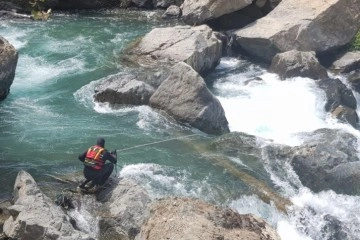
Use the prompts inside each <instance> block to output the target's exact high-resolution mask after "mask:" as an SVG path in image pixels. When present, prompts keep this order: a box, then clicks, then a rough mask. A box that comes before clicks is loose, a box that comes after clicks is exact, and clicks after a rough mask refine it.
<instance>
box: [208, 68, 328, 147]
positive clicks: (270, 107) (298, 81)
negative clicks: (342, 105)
mask: <svg viewBox="0 0 360 240" xmlns="http://www.w3.org/2000/svg"><path fill="white" fill-rule="evenodd" d="M242 77H243V76H241V75H240V76H238V77H237V76H236V75H232V76H231V77H229V78H228V79H226V80H223V81H221V82H217V83H215V85H214V87H215V88H216V89H217V91H218V92H220V94H219V95H220V96H218V98H219V100H220V102H221V104H222V106H223V108H224V110H225V115H226V117H227V119H228V121H229V127H230V130H231V131H240V132H246V133H249V134H252V135H255V136H259V137H263V138H267V139H272V140H274V141H275V142H277V143H283V144H287V145H297V144H299V142H301V140H299V139H298V137H297V136H296V134H297V133H299V132H308V131H313V130H316V129H318V128H321V127H325V126H326V125H327V124H326V113H325V112H324V111H323V105H324V99H323V98H322V96H321V95H320V94H321V92H320V91H316V87H315V83H314V81H313V80H311V79H306V78H294V79H291V80H286V81H280V80H279V79H278V77H277V76H276V75H275V74H270V73H265V74H262V75H261V76H260V78H262V79H263V80H260V81H259V80H256V81H250V82H246V81H247V80H249V79H247V77H245V78H242ZM229 93H230V94H229ZM229 95H230V97H225V96H229ZM319 95H320V97H319ZM222 96H224V97H222Z"/></svg>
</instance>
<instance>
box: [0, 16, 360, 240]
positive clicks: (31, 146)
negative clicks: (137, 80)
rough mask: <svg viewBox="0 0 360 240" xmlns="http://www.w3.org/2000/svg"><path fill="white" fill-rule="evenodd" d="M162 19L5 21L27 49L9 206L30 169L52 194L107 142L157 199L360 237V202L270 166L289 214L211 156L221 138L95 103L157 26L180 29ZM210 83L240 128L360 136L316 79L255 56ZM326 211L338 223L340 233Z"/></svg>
mask: <svg viewBox="0 0 360 240" xmlns="http://www.w3.org/2000/svg"><path fill="white" fill-rule="evenodd" d="M160 16H161V13H158V12H151V11H149V12H147V11H144V12H135V11H122V10H118V11H102V12H100V13H99V12H79V13H72V14H67V13H61V14H56V15H54V16H52V18H51V19H50V20H49V21H48V22H34V21H24V20H1V21H0V35H1V36H3V37H5V38H6V39H8V40H9V41H10V42H11V43H12V44H13V45H14V46H15V47H16V49H17V50H18V51H19V62H18V66H17V69H16V77H15V80H14V83H13V85H12V87H11V92H10V95H9V96H8V97H7V98H6V99H5V100H4V101H2V102H1V103H0V132H1V134H0V146H1V147H0V148H1V152H0V180H1V184H0V199H5V198H9V197H10V196H11V192H12V188H13V184H14V180H15V178H16V175H17V172H18V171H19V170H21V169H24V170H26V171H29V172H30V173H31V174H32V176H33V177H34V178H35V180H36V181H37V182H38V183H39V185H40V187H44V188H45V189H46V187H49V186H50V187H51V184H52V179H51V178H49V177H48V175H49V174H50V175H63V174H64V175H66V174H73V173H81V169H82V165H81V162H79V161H78V160H77V156H78V154H80V153H81V152H83V151H84V150H86V148H87V147H88V146H89V145H91V144H94V142H95V140H96V138H97V137H98V136H102V137H104V138H105V139H106V147H107V148H108V149H109V150H115V149H118V150H119V151H118V155H119V161H120V162H121V164H120V166H119V169H117V170H118V173H119V175H120V176H126V177H131V178H134V179H136V180H138V181H140V182H141V183H143V185H144V186H145V187H146V189H147V190H148V191H149V193H150V194H151V196H152V197H153V198H156V197H162V196H167V195H176V196H189V197H197V198H201V199H204V200H207V201H210V202H212V203H215V204H219V205H224V206H230V207H232V208H234V209H236V210H237V211H238V212H240V213H253V214H255V215H258V216H260V217H262V218H264V219H265V220H266V221H268V222H269V223H270V224H271V225H272V226H273V227H274V228H275V229H277V231H278V233H279V235H280V236H281V239H282V240H297V239H298V240H309V239H314V240H323V239H324V240H325V239H326V240H330V239H360V230H359V229H360V210H359V208H358V203H359V202H360V197H358V196H347V195H339V194H336V193H334V192H333V191H323V192H320V193H313V192H312V191H311V190H309V189H308V188H306V187H304V186H302V184H301V182H300V181H299V179H298V177H297V176H296V174H295V173H294V172H293V170H292V169H291V167H290V166H288V165H286V164H285V163H279V164H281V165H282V168H281V171H276V172H275V171H274V170H273V168H271V162H270V160H269V161H268V162H267V161H264V166H263V168H264V169H265V171H266V174H264V175H266V176H259V177H260V178H262V180H263V181H265V182H267V184H268V185H269V187H272V188H273V189H274V191H277V193H278V194H279V195H281V196H283V197H285V198H288V199H290V201H291V202H292V204H293V205H292V206H291V207H290V208H289V210H288V215H284V214H283V213H281V212H279V211H278V210H277V209H276V208H275V207H274V206H273V204H266V203H264V202H262V201H261V200H260V198H259V197H257V195H256V194H255V192H254V191H253V190H252V188H251V186H248V185H247V183H246V181H243V180H242V179H241V178H239V177H238V175H236V174H233V171H231V170H230V169H227V168H226V167H225V165H224V164H219V163H216V162H213V161H211V160H209V159H212V157H211V156H210V157H209V154H210V153H208V152H207V151H206V148H204V147H203V145H204V143H206V142H208V141H211V140H212V139H214V138H215V137H214V136H209V135H206V134H204V133H201V132H200V131H198V130H196V129H191V128H188V127H185V126H181V125H179V124H176V123H174V122H173V121H171V120H169V119H168V118H166V117H164V116H162V115H160V114H159V113H157V112H156V111H153V110H152V109H151V108H149V107H147V106H139V107H134V106H120V107H117V108H112V107H110V106H108V105H107V104H98V103H94V101H93V99H92V94H93V89H94V86H95V84H96V83H97V82H99V81H101V80H103V79H104V78H106V77H108V76H109V75H112V74H117V73H119V72H120V73H124V72H127V71H130V70H129V69H128V67H126V66H125V65H124V64H123V63H122V61H121V57H122V51H123V50H124V49H125V48H126V47H127V46H128V44H130V43H132V42H133V41H136V39H137V38H139V37H141V36H143V35H144V34H146V33H147V32H149V31H150V30H151V29H152V28H154V27H160V26H170V25H171V24H174V23H171V22H164V21H161V20H159V19H160ZM337 77H340V78H341V76H337ZM259 79H262V80H261V81H260V80H259ZM207 80H210V81H209V82H213V85H212V86H210V89H211V91H213V93H214V94H215V95H216V96H217V97H218V98H219V100H220V101H221V103H222V105H223V107H224V109H225V113H226V117H227V119H228V121H229V126H230V130H231V131H239V132H245V133H248V134H252V135H255V136H258V137H261V138H265V139H269V140H270V139H271V141H272V142H274V143H281V144H286V145H291V146H295V145H298V144H301V142H302V139H301V134H300V133H302V132H311V131H314V130H316V129H319V128H342V129H345V130H347V131H350V132H352V133H353V134H354V135H356V136H358V137H359V136H360V134H359V133H358V132H357V131H355V130H353V129H352V128H351V127H350V126H348V125H346V124H339V123H337V122H336V121H334V120H333V119H331V118H330V117H329V116H328V115H327V113H326V112H325V111H324V109H323V106H324V102H325V98H324V93H323V92H322V91H321V90H320V89H318V88H317V86H316V85H315V84H314V82H313V81H312V80H311V79H306V78H293V79H289V80H287V81H280V80H279V78H278V77H277V76H276V75H274V74H271V73H268V72H267V71H266V70H265V69H264V68H262V67H260V66H257V65H254V64H252V63H250V62H248V61H246V60H243V59H238V58H223V59H222V60H221V63H220V64H219V66H218V67H217V68H216V70H215V71H214V73H212V74H210V75H209V76H207ZM175 138H176V139H175ZM165 140H169V141H165ZM156 142H159V143H156ZM269 142H270V141H269ZM149 143H156V144H149ZM139 145H143V146H142V147H136V146H139ZM132 147H135V148H132ZM130 148H131V149H130ZM122 149H123V150H122ZM228 161H229V162H230V163H231V164H232V166H235V167H236V168H237V171H240V172H241V171H242V170H244V169H245V170H246V171H247V172H254V173H257V172H260V173H261V171H263V170H259V169H257V166H256V165H251V164H249V163H248V162H246V161H243V159H238V158H232V159H228ZM254 176H256V174H254ZM284 176H286V177H284ZM325 216H332V217H333V218H334V219H336V222H338V225H337V226H335V227H333V228H331V225H330V226H329V223H328V222H327V221H326V219H327V218H326V217H325Z"/></svg>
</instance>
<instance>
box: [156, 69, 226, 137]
mask: <svg viewBox="0 0 360 240" xmlns="http://www.w3.org/2000/svg"><path fill="white" fill-rule="evenodd" d="M150 106H152V107H154V108H158V109H161V110H164V111H165V112H167V113H168V114H169V115H171V116H172V117H174V118H175V119H176V120H177V121H179V122H182V123H185V124H189V125H191V126H193V127H195V128H198V129H200V130H201V131H204V132H206V133H210V134H222V133H227V132H229V127H228V122H227V120H226V117H225V113H224V109H223V108H222V106H221V104H220V102H219V100H218V99H217V98H216V97H215V96H214V95H213V94H212V93H211V92H210V91H209V90H208V88H207V86H206V84H205V81H204V79H203V78H202V77H201V76H200V75H199V74H198V73H197V72H195V71H194V70H193V69H192V68H191V67H190V66H189V65H187V64H186V63H182V62H180V63H178V64H177V65H175V66H174V68H173V70H172V72H171V74H170V76H169V78H167V79H166V80H165V81H164V82H163V83H162V84H161V85H160V87H159V88H158V89H157V90H156V92H155V93H154V94H153V95H152V96H151V98H150Z"/></svg>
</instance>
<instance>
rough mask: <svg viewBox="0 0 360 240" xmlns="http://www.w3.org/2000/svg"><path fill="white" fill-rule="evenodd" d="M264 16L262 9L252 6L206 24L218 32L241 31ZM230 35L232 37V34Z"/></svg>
mask: <svg viewBox="0 0 360 240" xmlns="http://www.w3.org/2000/svg"><path fill="white" fill-rule="evenodd" d="M263 16H264V13H263V11H262V9H261V8H259V7H257V6H256V5H253V4H252V5H249V6H247V7H244V8H242V9H240V10H238V11H236V12H232V13H228V14H225V15H222V16H220V17H218V18H214V19H211V20H208V21H207V22H206V24H207V25H209V26H210V27H211V28H212V29H214V30H216V31H224V30H230V29H239V28H242V27H245V26H246V25H248V24H249V23H252V22H254V21H256V20H257V19H259V18H262V17H263ZM229 35H230V36H231V34H229Z"/></svg>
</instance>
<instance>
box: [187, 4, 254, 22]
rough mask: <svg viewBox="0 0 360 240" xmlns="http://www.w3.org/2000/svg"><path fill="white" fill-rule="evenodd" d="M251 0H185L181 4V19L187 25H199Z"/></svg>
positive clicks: (237, 8) (238, 8)
mask: <svg viewBox="0 0 360 240" xmlns="http://www.w3.org/2000/svg"><path fill="white" fill-rule="evenodd" d="M252 2H253V1H252V0H218V1H212V0H200V1H198V0H185V1H184V3H183V5H182V14H183V20H184V22H185V23H187V24H189V25H200V24H203V23H205V22H206V21H208V20H210V19H214V18H218V17H220V16H223V15H225V14H228V13H232V12H235V11H237V10H240V9H242V8H244V7H246V6H249V5H250V4H251V3H252Z"/></svg>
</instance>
